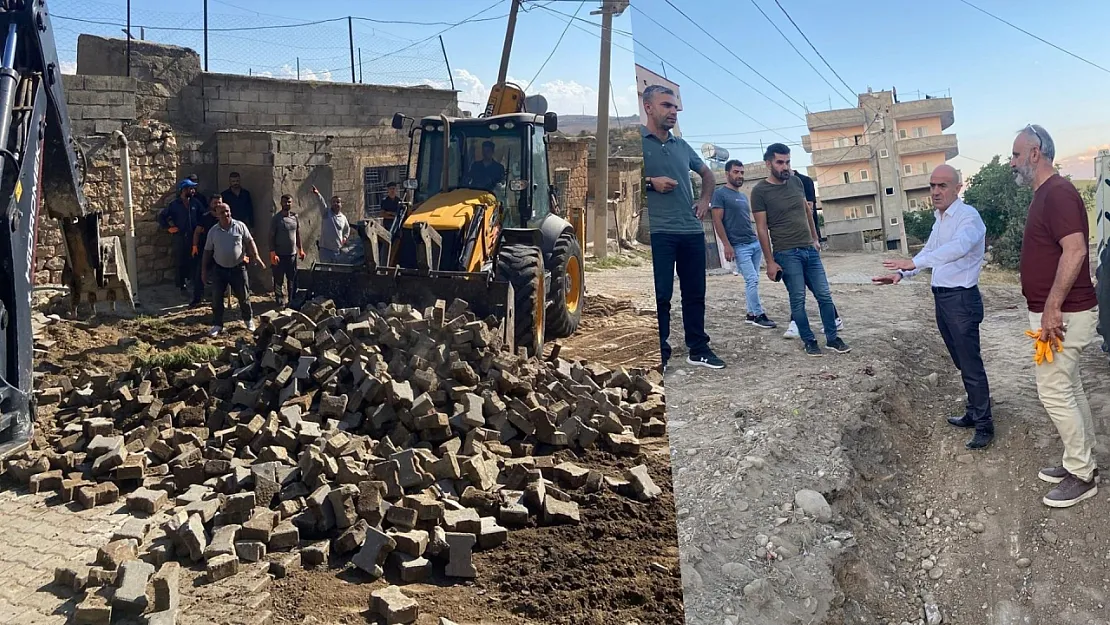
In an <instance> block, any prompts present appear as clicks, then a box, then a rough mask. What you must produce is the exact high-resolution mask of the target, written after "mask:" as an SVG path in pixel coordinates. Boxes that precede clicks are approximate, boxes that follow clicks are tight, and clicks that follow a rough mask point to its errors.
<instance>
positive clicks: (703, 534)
mask: <svg viewBox="0 0 1110 625" xmlns="http://www.w3.org/2000/svg"><path fill="white" fill-rule="evenodd" d="M878 260H879V259H878V257H876V256H865V255H826V266H827V269H828V272H829V274H830V281H831V282H833V295H834V298H835V300H836V303H837V306H838V308H839V310H840V312H841V315H842V316H843V318H844V323H845V329H844V332H843V336H844V338H845V340H846V341H847V342H849V343H850V344H851V345H852V347H853V348H854V351H853V352H852V353H851V354H849V355H845V356H836V355H834V354H828V355H826V356H825V357H824V358H820V359H813V358H807V357H805V356H803V355H802V353H801V351H800V345H799V343H798V342H797V341H787V340H784V339H783V338H782V329H779V330H775V331H765V330H760V329H757V328H754V327H752V326H748V325H745V324H743V323H742V321H741V315H742V314H743V312H744V308H743V282H742V279H741V278H735V277H732V276H720V277H711V278H710V279H709V294H708V300H709V304H708V306H709V312H708V315H707V316H708V322H707V327H708V331H709V334H710V336H711V337H712V339H713V345H714V347H715V349H716V350H717V351H718V353H719V354H720V355H721V356H722V357H723V358H724V359H725V360H726V361H727V362H729V364H730V367H729V368H728V369H726V370H724V371H721V372H711V371H705V370H702V369H697V370H694V369H693V368H691V367H688V366H687V365H685V364H684V363H683V364H680V362H681V361H680V359H679V358H676V359H675V367H674V371H673V372H672V373H670V374H668V376H667V380H666V383H667V392H668V419H669V422H670V428H671V438H672V441H673V443H672V448H673V451H672V464H673V466H674V469H675V492H676V502H677V505H678V507H679V510H678V517H679V542H680V549H681V557H682V573H683V584H684V587H685V603H686V611H687V612H686V613H687V623H688V624H690V625H701V624H703V623H713V624H714V625H717V624H720V623H722V622H723V623H726V625H729V624H732V625H737V624H740V623H745V624H747V623H751V624H759V625H775V624H779V623H782V624H786V623H827V624H830V625H831V624H833V623H836V624H840V623H853V624H855V623H859V624H862V623H879V624H887V623H889V624H892V625H902V624H903V623H926V618H927V615H932V616H933V618H934V619H935V618H936V616H935V613H934V608H935V609H936V611H939V612H940V613H941V614H943V617H944V621H943V622H944V623H960V624H976V625H978V624H989V625H1019V624H1021V625H1027V624H1034V623H1040V624H1043V625H1050V624H1051V625H1056V624H1061V625H1065V624H1066V625H1071V624H1075V625H1081V624H1082V625H1088V624H1098V625H1104V624H1106V623H1108V622H1110V621H1107V620H1106V619H1107V617H1108V614H1110V597H1108V595H1107V593H1108V589H1110V586H1108V583H1107V576H1106V574H1105V566H1106V562H1107V559H1110V541H1108V538H1110V536H1108V534H1110V533H1108V531H1107V529H1106V528H1107V524H1106V518H1107V516H1108V513H1110V504H1108V503H1107V497H1106V495H1105V494H1100V495H1099V496H1098V497H1096V498H1095V499H1092V500H1090V501H1088V502H1085V504H1083V505H1081V506H1078V507H1076V508H1073V509H1071V510H1062V511H1061V510H1049V509H1047V508H1045V507H1044V506H1043V505H1042V504H1041V503H1040V498H1041V497H1042V495H1043V494H1044V492H1045V491H1046V490H1048V486H1047V485H1045V484H1043V483H1042V482H1040V481H1039V480H1038V479H1037V478H1036V472H1037V470H1038V469H1039V468H1040V467H1041V466H1047V465H1049V464H1053V463H1056V462H1058V460H1059V453H1060V444H1059V441H1058V439H1057V437H1056V436H1055V430H1054V428H1053V427H1052V426H1051V424H1050V423H1049V421H1048V418H1047V416H1046V415H1045V414H1044V411H1043V409H1042V408H1041V406H1040V403H1039V401H1038V399H1037V396H1036V389H1035V385H1034V382H1033V371H1032V361H1031V354H1030V351H1029V349H1030V348H1029V344H1028V342H1027V341H1028V339H1027V338H1025V337H1024V335H1023V334H1022V333H1023V331H1024V330H1025V329H1026V323H1027V317H1026V313H1025V311H1024V306H1023V302H1022V300H1021V296H1020V292H1019V291H1018V289H1017V288H1016V287H1014V286H1011V285H1007V284H1005V283H1006V282H1008V281H1010V282H1012V280H1007V278H1006V277H1005V276H1002V275H990V276H988V277H987V278H986V279H985V280H984V282H986V283H990V284H989V285H988V286H985V288H984V299H985V302H986V307H987V317H986V320H985V322H984V325H983V344H984V358H985V360H986V363H987V369H988V375H989V376H990V380H991V384H992V387H993V388H992V394H993V397H994V400H995V404H996V406H995V418H996V422H997V427H998V438H997V440H996V443H995V445H994V446H993V447H992V448H990V449H989V450H988V451H986V452H985V453H976V454H972V453H970V452H968V451H967V450H965V449H964V447H963V443H964V442H965V440H966V438H967V433H966V432H962V431H960V432H957V431H954V429H953V428H951V427H949V426H948V425H947V424H945V423H944V421H943V419H944V417H946V416H950V415H952V414H955V413H958V412H959V411H960V410H962V402H963V397H962V389H961V387H960V384H959V378H958V374H957V372H956V371H955V370H954V368H953V367H952V365H951V363H950V361H949V360H948V357H947V354H946V353H945V350H944V347H943V344H942V342H941V340H940V337H939V335H938V334H937V331H936V327H935V324H934V317H933V304H932V297H931V294H930V293H929V292H928V289H927V280H920V279H919V282H920V283H919V284H914V285H910V284H905V285H901V286H898V287H887V288H885V289H881V290H880V289H878V288H876V287H872V286H870V285H869V284H866V283H865V281H866V278H867V277H868V276H869V275H871V274H872V273H874V272H875V271H876V268H877V267H878ZM926 278H927V277H926ZM596 282H597V281H596V280H595V284H596ZM651 284H652V281H651V275H650V270H649V269H647V268H637V269H631V270H626V271H625V272H622V275H621V276H620V280H619V283H618V282H616V281H615V282H614V283H612V284H611V285H609V286H610V287H611V291H609V292H610V293H611V294H612V295H614V296H618V297H624V296H632V297H635V296H637V295H638V297H639V299H640V300H641V302H645V303H646V302H648V301H650V299H651V298H652V287H651ZM761 290H762V292H763V296H764V303H765V306H766V307H767V309H768V313H769V314H770V316H771V317H772V318H774V319H776V320H779V321H782V322H783V326H784V327H783V329H785V324H786V322H788V318H789V309H788V305H787V302H786V294H785V289H784V288H783V287H782V286H780V285H776V284H773V283H770V282H767V281H764V284H763V288H762V289H761ZM677 308H678V307H677V301H676V302H675V309H676V319H675V321H674V323H673V324H672V326H673V327H675V328H676V334H677V335H678V336H677V337H676V340H675V341H674V342H673V343H672V344H674V345H681V322H680V321H679V320H678V318H677V316H678V311H677ZM810 308H811V310H812V312H811V313H810V315H811V316H810V318H811V319H815V318H816V311H815V310H814V309H815V305H814V304H813V303H812V300H811V306H810ZM818 325H819V324H818ZM683 353H684V350H682V349H676V356H680V355H683ZM682 360H684V359H682ZM1107 374H1108V371H1107V364H1106V357H1105V356H1104V355H1103V354H1102V353H1101V351H1100V350H1099V349H1098V348H1097V347H1093V348H1091V349H1090V350H1088V352H1087V354H1086V357H1085V360H1084V383H1085V385H1086V387H1087V390H1088V393H1089V395H1090V399H1091V404H1092V407H1093V408H1094V411H1095V414H1096V420H1097V425H1096V429H1097V431H1098V434H1099V441H1100V445H1099V448H1098V450H1097V451H1098V453H1099V456H1100V458H1101V459H1102V460H1103V461H1104V462H1105V461H1110V454H1108V453H1107V448H1106V447H1107V445H1106V444H1107V442H1108V439H1107V437H1106V434H1107V432H1108V429H1107V423H1106V417H1105V415H1106V406H1107V405H1110V376H1108V375H1107ZM801 489H813V490H816V491H819V492H821V493H822V494H824V496H825V498H826V499H827V500H828V501H829V502H830V503H831V504H832V516H831V519H829V520H828V521H825V522H821V521H817V520H815V519H813V518H812V517H811V516H807V515H803V514H801V513H800V512H799V511H798V510H795V508H794V501H795V493H796V492H797V491H799V490H801ZM926 607H927V608H928V611H926ZM928 622H929V623H933V622H939V621H934V620H929V621H928Z"/></svg>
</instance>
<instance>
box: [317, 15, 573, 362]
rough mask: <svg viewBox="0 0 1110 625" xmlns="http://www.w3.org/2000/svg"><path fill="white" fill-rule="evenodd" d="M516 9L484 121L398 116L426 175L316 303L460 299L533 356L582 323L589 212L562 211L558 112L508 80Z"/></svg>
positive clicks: (327, 277) (411, 184)
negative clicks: (552, 137) (554, 152)
mask: <svg viewBox="0 0 1110 625" xmlns="http://www.w3.org/2000/svg"><path fill="white" fill-rule="evenodd" d="M518 5H519V0H515V1H514V3H513V10H512V13H511V15H510V20H509V28H508V32H507V34H506V42H505V51H504V54H503V57H502V65H501V73H500V76H499V80H498V82H497V84H496V85H495V86H494V87H493V89H492V91H491V93H490V98H489V102H488V104H487V106H486V109H485V112H484V113H483V115H482V116H480V117H478V118H452V117H447V116H445V115H441V116H438V117H425V118H423V119H421V120H419V121H417V120H415V119H413V118H411V117H408V116H406V115H404V114H402V113H397V114H396V115H394V117H393V128H395V129H398V130H405V131H407V133H408V136H409V169H408V170H409V171H410V172H411V171H413V168H412V162H413V158H414V156H415V158H416V167H415V172H416V175H415V177H410V178H409V179H407V180H405V182H404V184H403V186H404V188H405V189H406V195H407V198H408V199H409V202H408V203H407V204H406V205H405V208H404V209H403V210H402V211H401V213H400V214H399V215H397V216H396V217H395V218H394V219H393V220H392V223H390V224H388V228H386V227H385V225H384V224H378V223H376V222H369V223H368V224H366V225H365V227H364V228H360V235H361V238H362V240H363V245H364V254H363V256H364V259H365V261H364V262H363V263H362V264H359V265H337V264H323V263H316V264H315V265H313V268H312V271H311V274H310V276H311V277H310V283H311V287H310V289H309V293H308V296H310V297H314V296H324V297H327V298H330V299H333V300H334V301H336V303H338V304H340V305H344V306H365V305H367V304H378V303H383V302H396V303H407V304H412V305H413V306H415V307H418V308H420V309H423V308H426V307H428V306H431V305H432V304H434V303H435V301H436V300H446V301H447V302H448V303H450V302H451V301H452V300H453V299H455V298H460V299H463V300H465V301H467V302H468V303H469V304H470V309H471V311H472V312H474V313H475V314H476V315H478V316H479V317H481V318H486V317H489V316H494V317H496V318H498V319H502V320H504V321H505V323H504V328H505V334H506V336H505V338H506V341H507V342H508V343H509V344H510V345H511V346H515V348H520V347H523V348H525V349H526V350H527V352H528V353H529V354H532V355H539V354H541V353H542V351H543V345H544V342H545V340H546V339H557V338H564V337H567V336H570V335H571V334H572V333H574V331H575V330H576V329H577V328H578V323H579V320H580V319H581V316H582V309H583V305H584V303H585V301H584V298H585V282H584V280H585V271H584V269H585V267H584V264H583V253H582V249H583V239H584V237H585V216H584V214H583V212H584V207H573V208H570V209H569V210H567V211H565V212H564V210H562V209H561V207H560V200H561V198H559V197H558V194H557V192H556V188H555V186H554V184H552V179H551V173H550V168H549V163H548V151H547V147H548V135H549V134H550V133H552V132H555V131H556V130H557V129H558V117H557V116H556V114H555V113H552V112H546V111H545V110H542V109H545V108H546V105H545V104H544V103H543V102H542V98H539V99H536V98H531V99H530V98H525V96H524V92H523V90H522V89H521V88H520V87H518V86H517V85H514V84H511V83H507V82H505V74H506V70H507V61H508V53H509V49H510V47H511V42H512V33H513V29H514V26H515V17H516V10H517V8H518ZM529 105H530V106H529ZM529 108H532V109H533V110H532V111H529V110H528V109H529ZM537 109H540V110H537ZM414 152H415V154H414Z"/></svg>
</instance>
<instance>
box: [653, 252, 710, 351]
mask: <svg viewBox="0 0 1110 625" xmlns="http://www.w3.org/2000/svg"><path fill="white" fill-rule="evenodd" d="M651 264H652V268H653V270H654V273H655V307H656V315H657V316H658V319H659V349H660V352H661V355H662V358H663V364H667V361H668V360H670V358H671V346H670V344H669V343H668V342H667V339H668V338H670V335H671V296H672V295H673V294H674V276H675V272H676V270H677V272H678V286H679V289H680V290H681V296H682V329H683V332H684V333H685V335H686V348H687V349H688V350H689V351H690V355H691V356H701V355H704V354H705V352H707V351H709V335H707V334H706V333H705V235H703V234H701V233H697V234H673V233H670V232H655V233H652V235H651Z"/></svg>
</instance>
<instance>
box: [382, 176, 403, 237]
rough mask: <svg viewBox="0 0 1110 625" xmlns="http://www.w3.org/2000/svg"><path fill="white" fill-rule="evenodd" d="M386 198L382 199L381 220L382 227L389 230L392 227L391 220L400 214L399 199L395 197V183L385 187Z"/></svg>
mask: <svg viewBox="0 0 1110 625" xmlns="http://www.w3.org/2000/svg"><path fill="white" fill-rule="evenodd" d="M385 193H386V196H385V197H384V198H382V203H381V211H382V212H381V218H382V227H383V228H385V229H386V230H389V229H390V228H391V227H393V219H394V218H395V217H397V215H399V214H401V198H400V197H399V196H398V195H397V183H396V182H390V183H389V184H387V185H385Z"/></svg>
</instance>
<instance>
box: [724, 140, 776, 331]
mask: <svg viewBox="0 0 1110 625" xmlns="http://www.w3.org/2000/svg"><path fill="white" fill-rule="evenodd" d="M725 179H726V180H727V182H726V183H725V186H723V187H720V188H718V189H717V190H716V191H714V192H713V199H712V200H711V201H710V203H709V206H710V208H712V209H713V227H714V229H716V231H717V238H718V239H720V240H721V244H722V245H723V246H724V252H725V260H727V261H732V262H735V263H736V268H737V270H738V271H739V272H740V273H741V274H743V276H744V295H745V297H746V299H747V305H748V314H747V318H746V319H745V321H746V322H747V323H750V324H751V325H753V326H757V327H760V328H768V329H770V328H774V327H775V322H774V321H771V320H770V319H768V318H767V314H766V313H764V312H763V305H762V304H761V303H760V301H759V268H760V265H761V264H762V263H763V249H762V248H761V247H760V245H759V237H757V236H756V234H755V225H754V224H753V223H752V209H751V206H750V205H749V204H748V197H747V196H746V195H744V193H743V191H741V190H740V187H741V186H743V185H744V164H743V163H741V162H740V161H737V160H731V161H728V162H727V163H725Z"/></svg>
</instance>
